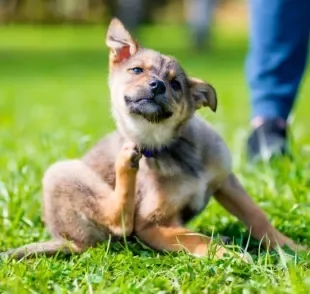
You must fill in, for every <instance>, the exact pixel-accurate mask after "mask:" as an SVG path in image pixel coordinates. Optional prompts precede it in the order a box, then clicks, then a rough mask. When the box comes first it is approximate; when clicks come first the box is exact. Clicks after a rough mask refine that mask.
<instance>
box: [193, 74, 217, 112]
mask: <svg viewBox="0 0 310 294" xmlns="http://www.w3.org/2000/svg"><path fill="white" fill-rule="evenodd" d="M188 81H189V87H190V94H191V95H192V97H193V98H194V100H195V104H196V109H199V108H201V107H203V106H209V107H210V108H211V110H212V111H213V112H215V111H216V109H217V95H216V91H215V89H214V88H213V87H212V86H211V85H209V84H208V83H206V82H204V81H202V80H200V79H196V78H190V79H189V80H188Z"/></svg>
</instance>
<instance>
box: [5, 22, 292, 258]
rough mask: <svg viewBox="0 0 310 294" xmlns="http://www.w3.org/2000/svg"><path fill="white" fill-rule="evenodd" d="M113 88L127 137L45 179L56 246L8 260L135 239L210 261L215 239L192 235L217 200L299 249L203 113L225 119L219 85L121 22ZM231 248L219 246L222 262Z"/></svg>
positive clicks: (106, 142)
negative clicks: (142, 42)
mask: <svg viewBox="0 0 310 294" xmlns="http://www.w3.org/2000/svg"><path fill="white" fill-rule="evenodd" d="M106 43H107V45H108V47H109V48H110V77H109V87H110V90H111V98H112V111H113V115H114V117H115V121H116V123H117V131H116V132H114V133H112V134H109V135H108V136H106V137H105V138H104V139H102V140H101V141H100V142H99V143H98V144H97V145H96V146H95V147H94V148H93V149H92V150H90V152H89V153H88V154H86V155H85V157H84V158H82V159H81V160H71V161H63V162H58V163H56V164H54V165H52V166H51V167H50V168H49V169H48V170H47V172H46V173H45V175H44V179H43V207H44V220H45V223H46V226H47V228H48V229H49V231H50V233H51V235H52V237H53V240H52V241H48V242H43V243H36V244H30V245H26V246H24V247H21V248H18V249H15V250H12V251H10V252H8V253H6V254H8V255H10V256H14V257H16V258H21V257H23V256H29V255H33V254H37V253H45V254H48V255H52V254H55V253H56V252H58V251H63V252H70V251H74V252H81V251H83V250H85V249H86V248H89V247H91V246H96V245H97V244H98V243H100V242H102V241H104V240H107V239H108V238H109V236H118V237H121V236H123V235H126V236H129V235H135V236H137V237H138V238H139V239H140V240H142V241H144V242H145V243H146V244H148V245H149V246H151V247H152V248H154V249H157V250H169V251H179V250H182V249H185V250H187V251H188V252H189V253H191V254H194V255H198V256H204V255H206V254H207V253H208V252H210V243H211V240H210V238H208V237H207V236H202V235H199V234H194V233H193V232H191V231H190V230H188V229H186V228H185V227H184V224H185V222H186V221H188V220H189V219H190V218H192V217H193V216H195V215H196V214H197V213H199V212H200V211H201V210H202V209H203V208H204V207H205V206H206V205H207V203H208V201H209V199H210V197H211V196H212V195H214V197H215V198H216V200H217V201H218V202H219V203H221V204H222V205H223V206H224V207H225V208H226V209H227V210H228V211H229V212H231V213H232V214H233V215H235V216H236V217H238V218H239V219H240V220H241V221H243V222H244V224H245V225H246V226H247V228H249V229H250V230H251V233H252V235H253V236H254V237H255V238H257V239H259V240H260V239H262V238H264V240H265V244H270V246H271V247H272V248H274V247H275V246H276V245H277V244H279V245H280V246H283V245H285V244H287V245H288V246H290V247H291V249H293V250H294V249H296V248H297V245H295V243H294V242H293V241H292V240H290V239H289V238H287V237H286V236H284V235H282V234H281V233H280V232H278V231H277V230H276V229H275V228H274V227H273V226H272V225H271V224H270V222H269V221H268V219H267V218H266V216H265V214H264V213H263V212H262V211H261V210H260V208H259V207H258V206H257V205H256V204H254V202H253V201H252V199H251V198H250V197H249V196H248V195H247V193H246V192H245V191H244V189H243V187H242V186H241V184H240V183H239V181H238V179H237V178H236V176H235V175H234V174H233V172H232V169H231V159H230V154H229V151H228V150H227V147H226V145H225V143H224V142H223V140H222V139H221V137H220V136H219V135H218V134H217V133H216V131H215V130H213V129H212V127H211V126H210V125H209V124H207V123H206V122H205V121H204V120H202V119H200V118H199V117H198V116H197V115H196V114H195V110H196V109H198V108H200V107H203V106H208V107H210V109H211V110H213V111H216V107H217V97H216V93H215V90H214V89H213V88H212V86H210V85H209V84H207V83H205V82H204V81H201V80H199V79H195V78H189V77H188V76H187V75H186V73H185V72H184V70H183V69H182V67H181V66H180V65H179V63H178V62H177V61H176V60H175V59H173V58H172V57H169V56H165V55H162V54H160V53H159V52H156V51H153V50H150V49H144V48H141V47H140V46H139V45H138V44H137V42H136V41H135V40H134V39H133V38H132V37H131V35H130V34H129V33H128V31H127V30H126V29H125V28H124V27H123V25H122V24H121V22H120V21H119V20H117V19H114V20H112V22H111V24H110V26H109V29H108V33H107V39H106ZM226 252H227V250H226V249H225V248H223V247H219V248H218V250H217V252H216V256H217V257H222V256H223V254H224V253H226Z"/></svg>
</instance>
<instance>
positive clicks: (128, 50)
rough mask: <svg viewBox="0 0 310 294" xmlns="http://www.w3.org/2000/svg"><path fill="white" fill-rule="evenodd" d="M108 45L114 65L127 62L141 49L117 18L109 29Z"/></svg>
mask: <svg viewBox="0 0 310 294" xmlns="http://www.w3.org/2000/svg"><path fill="white" fill-rule="evenodd" d="M106 44H107V46H108V47H109V48H110V62H111V63H112V64H115V63H119V62H122V61H125V60H127V59H128V58H130V57H131V56H132V55H134V54H135V53H136V52H137V51H138V49H139V45H138V44H137V42H136V41H135V40H134V39H133V38H132V36H131V35H130V33H129V32H128V31H127V30H126V28H125V27H124V25H123V24H122V22H121V21H120V20H119V19H117V18H113V19H112V21H111V23H110V25H109V27H108V32H107V36H106Z"/></svg>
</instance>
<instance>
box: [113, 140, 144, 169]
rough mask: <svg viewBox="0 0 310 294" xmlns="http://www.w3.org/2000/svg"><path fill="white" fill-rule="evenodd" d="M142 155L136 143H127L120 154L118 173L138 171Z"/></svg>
mask: <svg viewBox="0 0 310 294" xmlns="http://www.w3.org/2000/svg"><path fill="white" fill-rule="evenodd" d="M141 157H142V154H141V153H140V152H139V151H138V148H137V146H136V145H135V144H134V143H125V144H124V145H123V147H122V149H121V151H120V152H119V154H118V157H117V160H116V169H117V170H118V171H124V172H126V171H130V170H131V171H132V170H134V171H137V170H138V169H139V161H140V159H141Z"/></svg>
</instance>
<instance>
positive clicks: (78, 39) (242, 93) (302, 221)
mask: <svg viewBox="0 0 310 294" xmlns="http://www.w3.org/2000/svg"><path fill="white" fill-rule="evenodd" d="M139 36H140V38H141V40H142V43H143V45H145V46H150V47H153V48H154V49H158V50H161V51H162V52H164V53H168V54H172V55H175V56H176V57H177V58H178V59H179V61H180V62H181V63H182V65H183V67H184V68H185V70H187V72H188V73H189V74H190V75H193V76H197V77H200V78H204V79H206V80H208V81H209V82H210V83H211V84H213V86H214V87H215V88H216V89H217V91H218V97H219V108H218V111H217V113H215V114H213V113H211V112H210V111H208V110H203V111H201V112H200V114H201V115H202V116H203V117H205V118H206V119H208V120H209V121H211V122H212V123H213V124H214V125H215V127H216V128H217V129H218V131H219V132H220V133H221V134H222V135H223V137H224V138H225V140H226V142H227V144H228V146H229V148H230V149H231V152H232V156H233V162H234V169H235V171H236V173H237V174H238V176H239V177H240V179H241V181H242V183H243V184H244V185H245V187H246V188H247V190H248V191H249V193H250V194H251V195H252V196H253V198H254V199H255V201H256V202H257V203H258V204H259V205H260V206H261V207H262V208H263V209H264V210H265V211H266V212H267V213H268V215H269V217H270V219H271V221H272V223H273V224H274V225H275V226H276V227H277V228H279V229H280V230H281V231H283V232H284V233H286V234H287V235H289V236H290V237H292V238H293V239H295V240H296V241H298V240H299V241H300V242H302V243H303V244H308V245H310V171H309V163H310V133H309V128H310V121H309V114H308V111H309V108H310V100H309V99H308V100H307V98H308V97H307V93H310V79H309V78H308V79H305V80H304V81H303V84H302V87H301V89H300V93H299V97H298V103H297V104H296V109H295V111H294V113H293V116H292V129H291V131H292V144H293V151H294V155H295V160H294V162H289V161H287V160H282V161H279V162H277V163H275V164H274V165H272V166H270V165H260V166H254V167H253V166H250V165H248V164H247V163H246V160H245V154H244V145H245V140H246V136H247V134H248V131H249V128H248V120H249V115H250V109H249V100H248V89H247V86H246V83H245V78H244V60H245V56H246V50H247V35H246V31H245V30H240V29H238V30H237V29H234V28H231V29H230V28H227V27H226V28H224V27H221V26H218V27H216V29H215V32H214V43H213V49H212V50H211V51H209V52H205V53H196V52H194V51H192V50H191V49H190V46H189V44H188V43H187V42H185V41H184V40H187V38H186V30H185V29H184V28H178V27H174V26H172V27H169V28H168V27H160V26H158V27H144V28H142V29H141V31H140V32H139ZM104 38H105V27H100V26H95V27H83V26H79V27H75V28H72V27H67V26H65V27H52V26H50V27H31V26H9V27H0V251H4V250H6V249H9V248H12V247H16V246H20V245H23V244H26V243H30V242H35V241H38V240H47V239H48V237H49V236H48V233H47V231H46V230H45V229H44V227H43V226H42V223H41V177H42V174H43V172H44V170H45V169H46V168H47V167H48V166H49V165H50V164H51V163H53V162H55V161H56V160H60V159H64V158H74V157H79V156H81V155H82V154H84V153H85V152H86V151H87V150H88V149H89V148H90V147H91V146H92V145H93V144H94V143H95V142H96V141H97V140H98V139H99V138H101V137H102V136H104V135H105V134H106V133H108V132H109V131H111V130H113V128H114V122H113V120H112V117H111V115H110V112H109V106H110V104H109V93H108V87H107V50H106V48H105V44H104ZM308 72H309V71H308ZM307 109H308V110H307ZM189 226H190V227H192V228H194V229H195V230H197V231H198V230H199V231H201V232H205V233H208V234H212V233H220V234H225V235H228V236H230V237H235V243H237V244H245V243H246V241H247V238H248V235H247V232H246V231H245V229H244V227H243V226H242V224H240V223H239V222H238V221H237V220H236V219H235V218H234V217H232V216H230V215H229V214H228V213H227V212H226V211H224V210H223V209H222V208H221V207H220V206H219V205H218V204H217V203H216V202H215V201H211V203H210V205H209V206H208V208H207V209H206V210H205V211H204V212H203V213H202V214H201V215H200V216H198V217H197V218H196V219H195V220H193V221H192V222H191V223H190V224H189ZM250 245H251V253H252V255H253V259H254V262H253V264H250V265H246V264H244V263H241V262H238V261H237V260H234V259H226V260H222V261H214V260H210V259H207V258H201V259H197V258H193V257H189V256H187V255H186V254H184V253H179V254H173V255H172V254H168V253H158V252H155V251H152V250H150V249H149V248H147V247H146V246H144V245H143V244H140V243H135V242H129V243H128V244H127V245H126V244H125V245H124V243H116V244H108V243H105V244H102V246H100V247H99V248H96V249H91V250H88V251H87V252H85V253H83V254H82V255H79V256H77V255H76V256H72V257H71V258H66V259H64V258H61V257H54V258H45V257H43V258H38V259H34V260H28V261H25V260H24V261H20V262H12V261H6V260H3V261H0V292H1V293H47V292H55V293H68V292H70V293H73V292H74V293H103V292H104V293H202V292H203V293H310V290H309V289H310V268H309V265H310V257H309V256H308V255H307V254H306V253H300V254H297V255H294V254H293V253H290V252H288V254H282V253H281V252H278V253H277V252H266V251H264V250H262V249H260V248H259V246H258V245H257V243H256V242H254V241H251V243H250Z"/></svg>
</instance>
